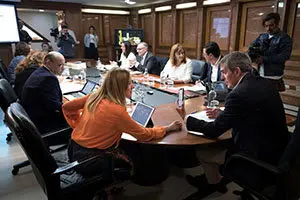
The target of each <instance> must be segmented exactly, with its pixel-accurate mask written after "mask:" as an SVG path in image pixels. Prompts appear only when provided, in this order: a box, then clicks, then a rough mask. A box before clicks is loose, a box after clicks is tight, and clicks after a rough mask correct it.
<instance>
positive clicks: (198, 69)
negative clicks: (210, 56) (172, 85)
mask: <svg viewBox="0 0 300 200" xmlns="http://www.w3.org/2000/svg"><path fill="white" fill-rule="evenodd" d="M206 65H207V63H206V62H204V61H202V60H194V59H193V60H192V67H193V73H192V81H193V82H195V81H197V80H199V79H200V78H201V77H202V75H203V73H204V70H205V66H206Z"/></svg>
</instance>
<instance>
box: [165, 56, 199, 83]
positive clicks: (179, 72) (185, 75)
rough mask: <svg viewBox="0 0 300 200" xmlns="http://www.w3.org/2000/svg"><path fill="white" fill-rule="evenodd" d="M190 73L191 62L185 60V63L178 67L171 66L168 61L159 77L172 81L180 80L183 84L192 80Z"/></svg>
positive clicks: (191, 68) (191, 69) (191, 70)
mask: <svg viewBox="0 0 300 200" xmlns="http://www.w3.org/2000/svg"><path fill="white" fill-rule="evenodd" d="M192 72H193V67H192V61H191V60H190V59H188V58H187V59H186V63H181V65H179V66H178V67H176V66H172V64H171V61H170V60H169V61H168V62H167V64H166V66H165V68H164V70H163V71H162V73H161V75H163V76H168V77H169V78H171V79H172V80H182V81H183V82H184V83H188V82H190V81H191V80H192V78H191V77H192Z"/></svg>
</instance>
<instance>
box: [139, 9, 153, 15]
mask: <svg viewBox="0 0 300 200" xmlns="http://www.w3.org/2000/svg"><path fill="white" fill-rule="evenodd" d="M138 13H139V14H146V13H151V8H145V9H140V10H138Z"/></svg>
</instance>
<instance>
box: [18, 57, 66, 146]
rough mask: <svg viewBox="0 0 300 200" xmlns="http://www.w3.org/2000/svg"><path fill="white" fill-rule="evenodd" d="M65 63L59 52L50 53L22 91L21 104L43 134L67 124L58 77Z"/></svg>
mask: <svg viewBox="0 0 300 200" xmlns="http://www.w3.org/2000/svg"><path fill="white" fill-rule="evenodd" d="M64 63H65V58H64V56H63V55H62V54H60V53H59V52H56V51H52V52H50V53H48V54H47V55H46V56H45V58H44V66H42V67H39V68H38V69H36V70H35V71H34V72H33V73H32V74H31V75H30V77H29V78H28V79H27V81H26V82H25V85H24V88H23V91H22V101H21V104H22V105H23V107H24V109H25V110H26V112H27V114H28V115H29V117H30V119H31V120H32V121H33V123H34V124H35V125H36V127H37V128H38V130H39V131H40V133H41V134H45V133H47V132H49V131H53V130H56V129H61V128H62V127H66V126H67V124H66V121H65V119H64V116H63V115H62V112H61V107H62V104H63V103H62V92H61V89H60V86H59V81H58V79H57V75H61V74H62V71H63V70H64ZM58 143H59V142H58Z"/></svg>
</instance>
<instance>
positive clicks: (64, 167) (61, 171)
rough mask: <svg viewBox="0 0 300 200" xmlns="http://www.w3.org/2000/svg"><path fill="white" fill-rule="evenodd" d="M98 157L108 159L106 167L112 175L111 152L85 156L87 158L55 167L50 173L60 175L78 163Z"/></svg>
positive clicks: (78, 164)
mask: <svg viewBox="0 0 300 200" xmlns="http://www.w3.org/2000/svg"><path fill="white" fill-rule="evenodd" d="M99 158H105V159H107V160H108V163H109V165H110V166H108V167H109V169H111V172H110V173H109V174H111V175H113V172H112V170H113V163H112V161H113V159H112V156H111V154H106V155H104V156H103V155H97V156H93V157H90V158H87V159H85V160H82V161H74V162H71V163H69V164H66V165H64V166H62V167H59V168H57V169H56V170H55V171H54V172H53V173H52V175H54V176H57V175H60V174H64V173H66V172H68V171H71V170H73V169H74V168H75V167H78V166H80V165H83V164H86V163H88V162H91V161H94V160H96V159H99Z"/></svg>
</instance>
